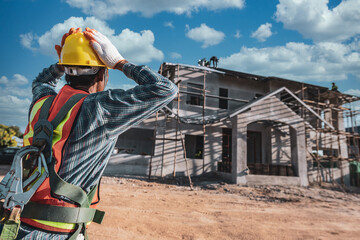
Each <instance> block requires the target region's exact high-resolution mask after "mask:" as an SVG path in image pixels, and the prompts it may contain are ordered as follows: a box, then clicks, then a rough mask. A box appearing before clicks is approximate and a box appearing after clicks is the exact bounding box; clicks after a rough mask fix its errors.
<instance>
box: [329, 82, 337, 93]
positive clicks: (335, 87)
mask: <svg viewBox="0 0 360 240" xmlns="http://www.w3.org/2000/svg"><path fill="white" fill-rule="evenodd" d="M331 91H335V92H339V88H338V86H337V85H336V84H335V83H334V82H333V83H332V85H331Z"/></svg>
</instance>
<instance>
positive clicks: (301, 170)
mask: <svg viewBox="0 0 360 240" xmlns="http://www.w3.org/2000/svg"><path fill="white" fill-rule="evenodd" d="M295 129H296V146H297V147H296V150H295V151H296V155H297V162H298V174H299V177H300V185H301V186H308V185H309V181H308V178H307V165H306V146H305V126H304V125H303V124H297V125H295Z"/></svg>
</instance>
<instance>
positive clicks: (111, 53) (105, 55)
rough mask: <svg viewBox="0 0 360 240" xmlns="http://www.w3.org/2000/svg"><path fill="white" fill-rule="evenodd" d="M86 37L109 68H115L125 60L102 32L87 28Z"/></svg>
mask: <svg viewBox="0 0 360 240" xmlns="http://www.w3.org/2000/svg"><path fill="white" fill-rule="evenodd" d="M84 35H85V37H87V38H88V39H89V40H90V44H91V46H92V48H93V49H94V51H95V52H96V53H97V55H98V56H99V58H100V60H101V61H102V62H103V63H104V64H105V65H106V66H107V67H109V68H114V67H115V65H116V64H117V63H118V62H119V61H121V60H123V59H124V58H123V56H121V54H120V53H119V51H118V50H117V49H116V47H115V46H114V45H113V44H112V43H111V42H110V40H109V39H108V38H107V37H105V36H104V35H102V34H101V33H100V32H98V31H96V30H94V29H90V28H86V31H84Z"/></svg>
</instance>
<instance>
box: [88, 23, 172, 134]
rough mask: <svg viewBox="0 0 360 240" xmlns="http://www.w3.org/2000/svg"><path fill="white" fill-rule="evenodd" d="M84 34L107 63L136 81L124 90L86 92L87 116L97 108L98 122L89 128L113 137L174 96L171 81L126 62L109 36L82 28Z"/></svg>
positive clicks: (143, 67) (147, 69)
mask: <svg viewBox="0 0 360 240" xmlns="http://www.w3.org/2000/svg"><path fill="white" fill-rule="evenodd" d="M84 35H85V36H86V37H87V38H88V39H89V40H90V44H91V46H92V48H93V49H94V51H95V52H96V53H97V55H98V56H99V58H100V59H101V60H102V62H103V63H105V65H106V66H107V67H109V68H112V69H118V70H120V71H123V72H124V74H125V75H126V76H127V77H128V78H130V79H133V80H134V81H135V82H136V83H137V84H138V86H136V87H134V88H132V89H129V90H127V91H124V90H122V89H112V90H107V91H103V92H99V93H96V94H94V95H92V94H91V95H90V96H88V97H87V98H86V100H85V101H84V103H85V102H86V103H87V104H84V105H87V106H91V107H90V108H89V109H88V111H89V112H88V114H89V115H90V116H91V114H93V113H94V109H96V110H97V112H96V114H97V116H96V120H97V124H99V125H98V126H93V127H92V128H97V127H99V128H103V129H104V130H105V131H106V134H107V136H108V137H110V138H115V137H117V136H118V135H119V134H121V133H122V132H124V131H125V130H127V129H128V128H130V127H131V126H133V125H135V124H138V123H140V122H142V121H143V120H145V119H146V118H147V117H149V116H150V115H151V114H153V113H155V112H156V111H158V110H159V109H161V108H162V107H164V106H165V105H166V104H168V103H169V102H170V101H171V100H172V99H173V98H174V97H175V96H176V94H177V91H178V89H177V87H176V85H175V84H174V83H173V82H171V81H170V80H169V79H167V78H165V77H164V76H162V75H160V74H158V73H155V72H153V71H152V70H150V69H149V68H148V67H145V66H137V65H134V64H132V63H128V62H127V61H126V60H125V59H124V58H123V57H122V56H121V54H120V53H119V52H118V50H117V49H116V47H115V46H114V45H113V44H112V43H111V42H110V40H109V39H108V38H107V37H105V36H104V35H102V34H101V33H99V32H98V31H96V30H93V29H89V28H86V31H85V32H84ZM93 98H95V99H93ZM100 125H101V126H100Z"/></svg>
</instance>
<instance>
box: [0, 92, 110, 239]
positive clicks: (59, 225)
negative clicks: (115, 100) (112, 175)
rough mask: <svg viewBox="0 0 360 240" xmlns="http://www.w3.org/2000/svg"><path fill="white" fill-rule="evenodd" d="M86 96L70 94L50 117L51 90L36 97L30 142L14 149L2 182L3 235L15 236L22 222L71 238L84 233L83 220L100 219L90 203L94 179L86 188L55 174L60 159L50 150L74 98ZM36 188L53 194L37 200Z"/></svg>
mask: <svg viewBox="0 0 360 240" xmlns="http://www.w3.org/2000/svg"><path fill="white" fill-rule="evenodd" d="M66 87H68V86H66ZM59 94H60V93H59ZM86 96H87V94H82V93H77V94H73V95H72V96H70V97H69V98H68V100H67V101H66V103H65V104H64V105H63V106H62V107H61V108H60V110H59V111H58V113H57V114H56V116H55V117H54V118H53V120H52V121H49V120H48V117H49V112H50V107H51V106H52V103H53V101H54V98H55V96H50V97H45V98H44V99H41V101H40V100H39V102H40V110H39V113H37V114H39V115H38V120H37V121H36V123H35V125H34V127H33V137H32V143H31V145H29V146H25V147H23V148H21V149H20V150H19V151H18V152H17V154H16V155H15V157H14V160H13V163H12V165H11V168H10V171H9V172H8V173H7V174H6V175H5V177H4V179H3V180H2V181H1V183H0V200H3V206H2V207H1V223H2V224H3V225H4V226H3V230H2V232H1V236H0V239H1V240H3V239H9V240H10V239H16V237H17V234H18V230H19V227H20V223H21V222H24V223H26V224H29V225H31V226H35V227H37V228H40V229H44V230H56V231H57V232H67V233H72V234H71V237H70V238H69V239H71V240H72V239H76V238H77V236H78V235H79V234H80V233H83V234H84V236H85V239H87V234H86V225H87V224H89V223H90V222H96V223H99V224H100V223H101V222H102V220H103V217H104V214H105V213H104V212H102V211H99V210H97V209H95V208H92V207H93V206H92V202H93V199H94V198H95V195H96V193H98V185H96V186H95V187H93V188H92V189H91V191H90V192H89V193H88V194H87V193H86V192H85V191H84V190H83V189H82V188H80V187H78V186H76V185H73V184H70V183H67V182H66V181H64V180H63V179H62V178H61V177H60V176H59V175H58V174H57V170H58V168H59V167H60V164H61V162H60V164H59V163H58V162H57V161H56V159H55V157H54V153H53V144H54V139H53V133H54V130H56V129H57V127H58V126H59V125H62V124H64V122H65V120H66V118H68V117H69V114H70V112H71V110H72V109H73V108H74V106H75V105H76V104H77V103H79V102H81V103H80V106H81V104H82V101H83V99H84V98H85V97H86ZM29 125H30V124H29ZM71 126H72V123H71ZM47 188H50V190H48V189H47ZM39 189H42V190H44V189H45V190H48V191H49V192H51V193H49V194H48V195H50V194H51V196H50V197H47V198H48V199H45V201H41V200H38V199H40V197H41V194H42V193H40V192H44V191H40V190H39ZM45 192H46V191H45ZM34 194H35V195H34ZM37 195H40V197H38V198H37V197H36V196H37ZM60 199H61V200H60ZM64 199H66V201H64ZM69 202H70V203H69Z"/></svg>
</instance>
